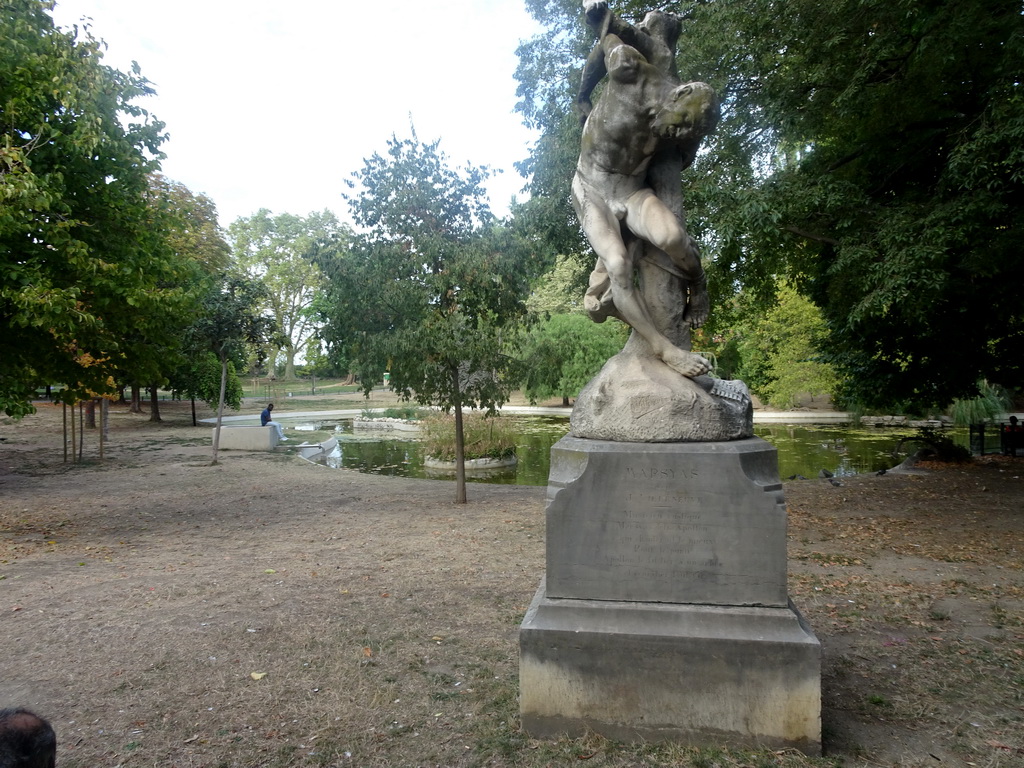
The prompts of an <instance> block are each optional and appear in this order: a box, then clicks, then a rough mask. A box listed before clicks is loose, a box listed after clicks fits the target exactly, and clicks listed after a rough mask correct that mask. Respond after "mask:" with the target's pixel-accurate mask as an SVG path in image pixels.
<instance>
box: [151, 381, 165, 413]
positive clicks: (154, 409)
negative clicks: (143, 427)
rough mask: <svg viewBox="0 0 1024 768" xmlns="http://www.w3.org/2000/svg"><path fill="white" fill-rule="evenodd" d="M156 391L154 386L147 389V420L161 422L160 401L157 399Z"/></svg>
mask: <svg viewBox="0 0 1024 768" xmlns="http://www.w3.org/2000/svg"><path fill="white" fill-rule="evenodd" d="M156 391H157V386H156V384H154V385H153V386H151V387H150V388H149V406H150V407H149V420H150V421H163V419H161V418H160V400H159V398H158V397H157V393H156Z"/></svg>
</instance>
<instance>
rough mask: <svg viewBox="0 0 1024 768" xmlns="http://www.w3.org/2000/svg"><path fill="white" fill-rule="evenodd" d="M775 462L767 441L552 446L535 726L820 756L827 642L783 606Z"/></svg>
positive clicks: (530, 674)
mask: <svg viewBox="0 0 1024 768" xmlns="http://www.w3.org/2000/svg"><path fill="white" fill-rule="evenodd" d="M776 456H777V454H776V451H775V449H774V448H773V447H772V446H770V445H769V444H768V443H766V442H764V441H763V440H760V439H758V438H749V439H745V440H733V441H727V442H707V443H622V442H613V441H604V440H585V439H580V438H575V437H565V438H562V440H560V441H559V442H558V444H557V445H555V446H554V447H553V448H552V449H551V475H550V477H549V479H548V505H547V512H546V514H547V558H546V559H547V576H546V578H545V581H544V583H543V584H542V585H541V589H540V591H539V592H538V593H537V596H536V598H535V599H534V601H533V604H532V606H531V607H530V610H529V612H528V613H527V615H526V618H525V620H524V621H523V624H522V627H521V629H520V638H519V646H520V662H519V679H520V712H521V715H522V722H523V727H524V728H525V729H526V731H527V732H529V733H530V734H531V735H533V736H537V737H554V736H558V735H560V734H563V733H565V734H573V735H577V734H581V733H584V732H585V731H587V730H594V731H596V732H598V733H600V734H602V735H604V736H607V737H609V738H616V739H638V738H639V739H644V740H659V741H681V742H684V743H691V744H713V745H730V746H738V747H761V746H765V747H773V748H778V747H793V748H796V749H800V750H802V751H804V752H807V753H808V754H820V753H821V646H820V645H819V643H818V640H817V639H816V638H815V637H814V634H813V632H811V630H810V628H809V627H808V626H807V625H806V624H805V623H804V621H803V619H802V618H801V617H800V614H799V613H798V612H797V611H796V609H795V608H794V607H793V605H792V603H791V602H790V600H789V597H788V591H787V585H786V565H787V563H786V507H785V503H784V501H783V498H782V484H781V483H780V482H779V472H778V462H777V458H776Z"/></svg>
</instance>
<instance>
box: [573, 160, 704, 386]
mask: <svg viewBox="0 0 1024 768" xmlns="http://www.w3.org/2000/svg"><path fill="white" fill-rule="evenodd" d="M648 194H649V195H650V197H651V198H652V199H656V198H654V196H653V194H650V192H649V191H648ZM573 199H574V202H575V203H576V208H577V213H578V214H579V217H580V222H581V224H582V226H583V232H584V234H586V236H587V239H588V240H589V241H590V245H591V246H592V247H593V249H594V251H595V252H596V253H597V255H598V257H599V258H600V259H601V263H602V265H603V266H604V269H605V271H607V273H608V279H609V281H610V288H611V295H612V299H613V301H614V303H615V309H616V310H617V312H618V316H619V317H621V318H622V320H624V321H625V322H626V323H628V324H629V325H630V326H631V327H632V328H633V330H635V331H636V332H637V333H638V334H640V336H642V337H643V339H644V340H645V341H646V342H647V343H648V345H649V346H650V347H651V350H652V351H653V352H654V354H655V355H656V356H657V357H659V358H660V359H661V360H662V361H663V362H664V363H665V364H666V365H668V366H669V367H670V368H672V369H673V370H675V371H677V372H679V373H681V374H682V375H684V376H691V377H692V376H700V375H701V374H703V373H707V371H708V370H710V368H711V364H710V363H709V362H708V361H707V360H705V359H704V358H703V357H701V356H700V355H695V354H693V353H692V352H686V351H684V350H682V349H680V348H679V347H677V346H676V345H674V344H673V343H672V342H671V341H669V339H668V337H666V336H665V335H664V334H663V333H661V332H660V331H659V330H658V329H657V327H656V326H655V324H654V321H653V320H652V318H651V316H650V313H649V312H648V310H647V306H646V304H645V303H644V301H643V296H642V295H641V294H640V292H639V291H638V290H637V289H636V287H635V286H634V285H633V261H632V258H631V257H630V253H629V251H628V250H627V248H626V244H625V242H624V241H623V239H622V233H621V229H620V223H619V220H618V219H617V218H616V216H615V214H614V213H613V212H612V210H611V209H610V208H609V207H608V205H607V204H605V203H604V202H603V201H602V200H600V199H597V198H596V196H594V195H593V194H592V190H589V189H587V188H586V187H585V186H584V185H583V183H582V181H580V179H579V178H578V177H577V178H576V179H574V180H573ZM662 209H664V206H662ZM669 215H670V216H671V214H669ZM627 217H628V214H627ZM627 223H628V218H627ZM631 229H632V227H631ZM634 231H635V230H634ZM637 234H640V233H637Z"/></svg>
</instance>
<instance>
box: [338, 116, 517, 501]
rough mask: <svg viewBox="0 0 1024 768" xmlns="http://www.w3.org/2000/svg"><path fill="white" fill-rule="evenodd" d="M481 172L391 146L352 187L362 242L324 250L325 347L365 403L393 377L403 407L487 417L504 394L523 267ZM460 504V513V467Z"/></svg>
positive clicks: (437, 155)
mask: <svg viewBox="0 0 1024 768" xmlns="http://www.w3.org/2000/svg"><path fill="white" fill-rule="evenodd" d="M487 176H488V171H487V169H486V168H480V167H473V166H470V167H466V168H452V167H451V166H450V164H449V162H448V159H447V157H446V156H445V155H444V153H443V152H441V151H440V149H439V146H438V142H436V141H435V142H431V143H423V142H420V141H419V139H418V138H417V137H416V136H415V134H413V136H412V138H409V139H399V138H397V137H392V138H391V139H390V140H389V141H388V144H387V151H386V153H385V154H383V155H382V154H379V153H375V154H374V155H373V156H371V157H370V158H368V159H367V160H366V161H365V163H364V166H363V168H362V170H360V171H358V172H357V173H356V174H354V176H353V179H352V181H351V182H350V184H351V187H352V189H353V190H354V191H353V193H352V194H351V195H350V197H349V204H350V207H351V211H352V217H353V221H354V222H355V224H356V226H357V228H358V232H357V234H356V235H355V236H354V237H353V239H352V242H351V244H350V245H349V247H348V248H347V249H341V248H339V249H334V250H333V251H331V250H330V249H325V250H324V252H322V253H321V255H320V258H319V261H320V263H321V265H322V266H323V269H324V272H325V274H326V275H327V277H328V280H329V284H328V287H327V292H328V295H327V297H326V301H325V307H326V309H325V312H326V318H325V320H326V326H325V328H324V330H323V331H322V335H323V337H324V338H325V339H326V340H327V342H328V343H329V344H331V345H332V346H336V347H337V346H340V347H342V348H344V349H345V350H346V351H347V357H348V358H349V359H350V360H351V361H352V364H353V370H355V371H357V372H358V374H359V375H360V377H361V380H362V385H363V388H364V389H365V390H366V391H367V392H369V390H370V389H371V388H372V387H373V386H374V384H375V382H380V381H381V378H382V376H383V374H384V372H385V371H389V372H390V383H391V387H392V388H393V389H395V390H396V391H397V392H399V393H400V394H401V395H402V396H403V397H404V398H406V399H412V398H415V399H416V400H417V401H418V402H420V403H423V404H432V405H437V406H440V407H441V408H442V409H443V410H445V411H449V410H454V411H455V415H456V441H457V443H458V444H459V445H460V446H461V443H460V441H461V435H460V424H461V413H462V408H463V407H480V408H486V409H488V410H493V409H494V408H495V407H496V406H497V405H500V404H501V403H503V402H504V401H505V400H506V399H507V397H508V394H509V392H510V390H511V387H512V385H513V383H514V382H513V379H512V377H511V375H510V374H511V372H512V369H513V367H514V365H515V360H514V358H513V357H512V356H511V354H509V352H508V350H507V349H506V347H507V344H508V342H510V341H511V336H512V333H511V328H512V327H513V326H514V324H515V323H516V322H517V321H518V320H519V319H520V318H521V317H522V316H523V314H524V313H525V305H524V299H525V296H526V292H527V288H528V278H529V271H528V270H529V267H528V264H527V263H526V261H525V259H524V258H523V253H524V252H523V249H522V247H521V246H520V244H519V243H518V241H517V240H516V238H515V236H514V234H513V233H512V232H511V231H510V230H508V229H507V228H504V227H502V226H500V225H499V224H498V223H497V222H496V221H495V219H494V217H493V215H492V214H491V212H490V210H489V208H488V205H487V201H486V196H485V192H484V188H483V182H484V181H485V179H486V178H487ZM457 464H460V469H459V483H458V486H457V488H458V490H457V492H456V494H457V500H459V501H465V482H464V475H463V474H462V469H461V462H457Z"/></svg>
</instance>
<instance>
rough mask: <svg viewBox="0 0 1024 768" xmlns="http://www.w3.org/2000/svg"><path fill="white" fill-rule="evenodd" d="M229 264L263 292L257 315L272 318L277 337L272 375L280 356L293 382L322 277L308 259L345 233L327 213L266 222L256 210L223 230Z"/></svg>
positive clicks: (311, 327)
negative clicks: (278, 332) (279, 336)
mask: <svg viewBox="0 0 1024 768" xmlns="http://www.w3.org/2000/svg"><path fill="white" fill-rule="evenodd" d="M228 234H229V236H230V238H231V243H232V248H233V253H234V257H235V264H236V266H237V268H238V269H240V270H241V271H242V272H243V273H244V274H246V275H247V276H248V277H249V278H250V279H253V280H258V281H260V282H261V283H263V285H264V287H265V288H266V289H267V292H266V298H265V299H264V302H263V304H261V306H260V309H261V311H263V312H265V313H266V314H267V315H268V316H269V317H272V318H273V319H274V321H275V322H276V323H277V326H278V328H280V329H281V332H282V334H283V336H282V343H281V346H280V347H275V348H272V349H270V350H268V354H267V356H268V357H269V359H270V365H271V368H272V369H273V368H274V367H275V365H276V363H277V359H278V357H279V355H283V361H282V362H283V364H284V371H283V376H284V378H285V379H288V380H290V379H294V378H295V357H296V355H298V354H299V353H300V352H302V351H303V350H304V349H306V348H307V345H308V343H309V341H310V339H311V338H313V333H314V332H315V330H316V321H317V313H316V312H315V301H316V296H317V293H318V292H319V290H320V288H321V285H322V282H323V276H322V275H321V273H320V268H319V267H318V266H317V264H316V263H315V262H314V260H313V259H312V256H313V255H314V253H315V252H316V251H317V249H318V248H319V247H321V244H328V243H338V242H342V241H344V240H345V239H347V237H348V233H347V230H346V228H345V227H343V226H342V225H341V224H340V223H339V222H338V219H337V217H336V216H335V215H334V214H333V213H331V212H330V211H326V210H325V211H322V212H318V213H311V214H309V216H306V217H302V216H294V215H292V214H290V213H284V214H280V215H278V216H272V215H271V213H270V211H268V210H267V209H265V208H261V209H260V210H259V211H257V212H256V213H254V214H253V215H252V216H249V217H248V218H240V219H238V220H236V221H235V222H234V223H233V224H231V226H230V227H229V228H228Z"/></svg>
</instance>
